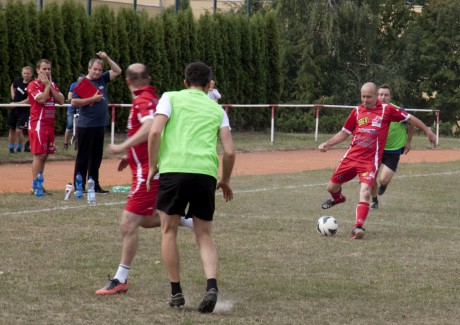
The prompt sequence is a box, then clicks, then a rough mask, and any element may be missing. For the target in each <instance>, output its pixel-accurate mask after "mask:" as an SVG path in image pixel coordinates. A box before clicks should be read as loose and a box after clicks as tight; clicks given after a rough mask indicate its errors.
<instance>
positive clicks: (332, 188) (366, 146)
mask: <svg viewBox="0 0 460 325" xmlns="http://www.w3.org/2000/svg"><path fill="white" fill-rule="evenodd" d="M377 90H378V89H377V86H376V85H375V84H374V83H371V82H368V83H365V84H364V85H363V86H362V88H361V103H362V104H361V105H360V106H358V107H356V108H355V109H353V111H352V112H351V113H350V115H349V116H348V119H347V121H346V122H345V125H344V126H343V128H342V130H341V131H339V132H338V133H337V134H336V135H334V136H333V137H332V138H330V139H329V140H327V141H326V142H324V143H322V144H320V145H319V147H318V149H319V150H320V151H322V152H325V151H327V150H328V149H330V148H331V147H333V146H334V145H336V144H338V143H341V142H342V141H344V140H345V139H347V138H348V136H349V135H352V139H351V141H350V146H349V147H348V150H347V151H346V153H345V155H344V156H343V158H342V160H341V161H340V164H339V166H338V167H337V169H336V170H335V172H334V174H333V175H332V177H331V179H330V181H329V184H328V185H327V187H326V189H327V191H328V192H329V193H331V196H332V197H331V198H329V199H327V200H326V201H324V202H323V204H322V205H321V207H322V208H323V209H329V208H331V207H333V206H334V205H336V204H339V203H343V202H345V200H346V198H345V196H344V195H343V194H342V184H344V183H346V182H348V181H350V180H352V179H353V178H355V177H356V175H358V177H359V182H360V192H359V201H358V204H357V207H356V218H355V224H354V226H353V229H352V231H351V237H352V238H353V239H361V238H363V237H364V228H363V225H364V222H365V221H366V218H367V215H368V213H369V199H370V196H371V189H372V186H373V185H374V183H375V180H376V176H377V172H378V168H379V166H380V163H381V160H382V155H383V149H384V148H385V143H386V140H387V135H388V129H389V127H390V123H391V122H407V123H408V124H411V125H414V126H416V127H418V128H419V129H421V130H423V132H424V133H425V134H426V136H427V137H428V140H429V141H430V142H431V143H432V144H434V143H435V141H436V135H435V134H434V133H433V132H432V131H431V129H430V128H428V127H427V126H426V125H425V124H424V123H423V122H422V121H420V120H419V119H418V118H416V117H415V116H412V115H410V114H409V113H406V112H404V111H402V110H400V109H398V108H396V107H394V106H392V105H389V104H382V103H381V102H380V101H379V100H378V99H377Z"/></svg>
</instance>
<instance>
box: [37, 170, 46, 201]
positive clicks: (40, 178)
mask: <svg viewBox="0 0 460 325" xmlns="http://www.w3.org/2000/svg"><path fill="white" fill-rule="evenodd" d="M44 182H45V179H44V177H43V173H42V172H40V173H38V175H37V183H36V184H37V188H36V190H35V196H36V197H39V198H41V197H43V196H44V195H45V190H44V189H43V184H44Z"/></svg>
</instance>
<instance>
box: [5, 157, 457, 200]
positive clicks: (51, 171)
mask: <svg viewBox="0 0 460 325" xmlns="http://www.w3.org/2000/svg"><path fill="white" fill-rule="evenodd" d="M344 152H345V151H344V150H342V149H334V150H330V151H328V152H325V153H322V152H319V151H317V150H301V151H270V152H257V153H240V154H238V155H237V159H236V164H235V168H234V171H233V175H234V176H244V175H267V174H287V173H297V172H302V171H307V170H318V169H324V168H334V167H336V166H337V164H338V162H339V160H340V158H342V156H343V154H344ZM457 160H459V161H460V150H456V149H449V150H438V149H431V150H413V151H411V152H410V153H409V154H408V155H404V156H402V157H401V163H402V164H414V163H420V162H445V161H457ZM117 166H118V159H105V160H104V161H103V162H102V166H101V169H100V181H101V184H102V186H103V187H104V188H106V189H110V188H111V187H112V186H114V185H124V184H130V183H131V172H130V170H129V168H128V169H126V170H124V171H123V172H118V171H117ZM73 169H74V161H73V160H72V161H48V162H47V163H46V166H45V187H46V188H47V189H48V190H62V191H63V192H64V189H65V186H66V184H67V183H68V182H72V183H73V181H72V178H73ZM0 184H1V185H0V194H1V193H8V192H15V193H26V192H28V191H30V188H31V185H32V166H31V163H27V164H24V163H21V164H3V165H0Z"/></svg>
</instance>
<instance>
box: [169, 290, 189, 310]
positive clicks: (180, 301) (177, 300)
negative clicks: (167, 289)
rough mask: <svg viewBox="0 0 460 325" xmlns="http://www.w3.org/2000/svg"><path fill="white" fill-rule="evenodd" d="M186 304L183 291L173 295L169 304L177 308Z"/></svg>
mask: <svg viewBox="0 0 460 325" xmlns="http://www.w3.org/2000/svg"><path fill="white" fill-rule="evenodd" d="M184 305H185V298H184V295H183V294H182V292H179V293H176V294H175V295H171V299H169V306H171V307H175V308H181V307H183V306H184Z"/></svg>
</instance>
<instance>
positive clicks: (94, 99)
mask: <svg viewBox="0 0 460 325" xmlns="http://www.w3.org/2000/svg"><path fill="white" fill-rule="evenodd" d="M103 98H104V95H103V94H102V93H100V92H99V91H98V92H97V93H96V94H95V95H94V96H93V97H91V102H92V103H99V102H100V101H101V100H102V99H103Z"/></svg>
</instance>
